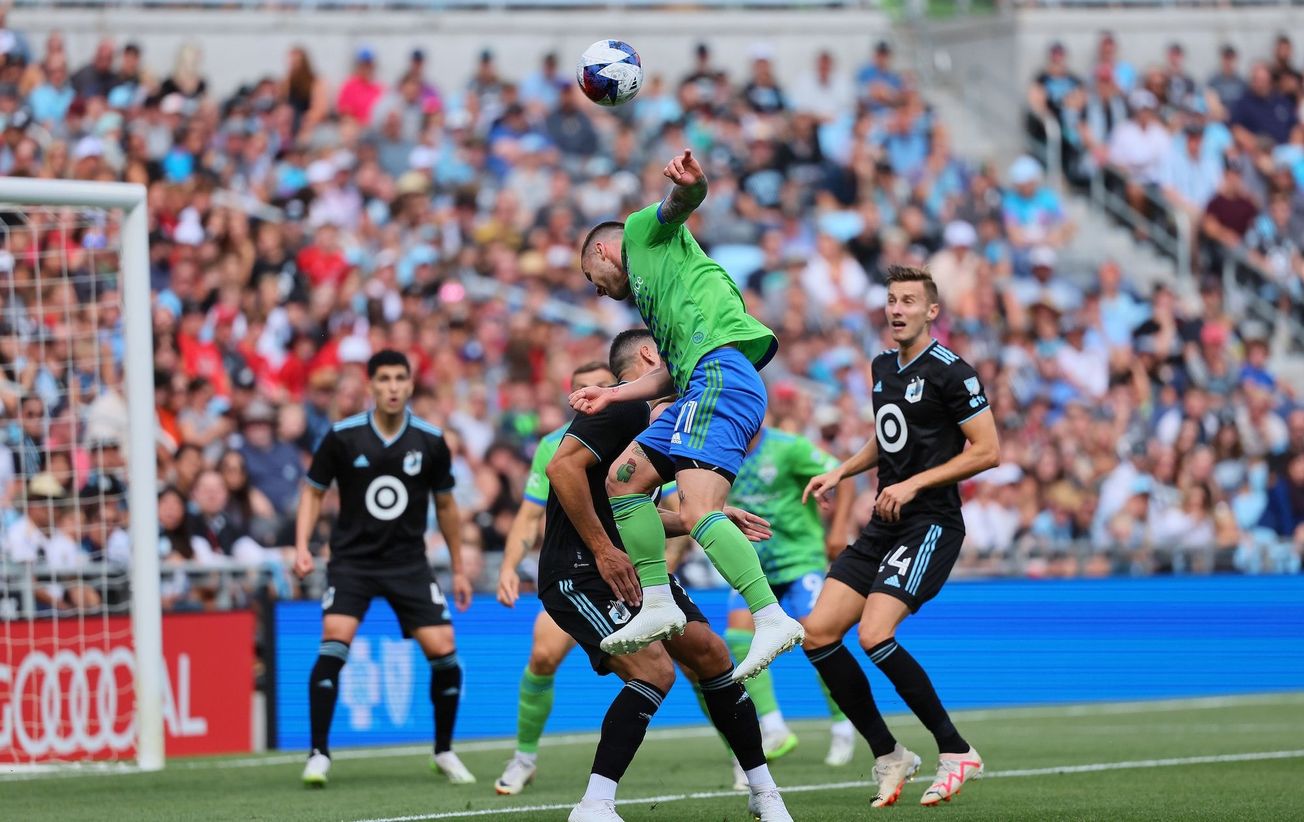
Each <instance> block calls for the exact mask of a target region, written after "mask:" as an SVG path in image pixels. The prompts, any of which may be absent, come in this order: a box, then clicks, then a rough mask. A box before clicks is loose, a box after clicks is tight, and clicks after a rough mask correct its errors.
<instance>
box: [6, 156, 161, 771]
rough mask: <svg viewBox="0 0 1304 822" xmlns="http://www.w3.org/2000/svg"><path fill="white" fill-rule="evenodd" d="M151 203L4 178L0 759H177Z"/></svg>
mask: <svg viewBox="0 0 1304 822" xmlns="http://www.w3.org/2000/svg"><path fill="white" fill-rule="evenodd" d="M145 208H146V206H145V192H144V189H143V188H141V187H139V186H133V185H124V184H116V183H81V182H67V181H49V180H26V179H13V178H10V179H0V771H11V772H12V771H15V770H19V769H21V770H26V769H34V768H47V767H63V766H65V765H68V764H70V763H87V762H103V761H113V762H130V761H134V762H135V763H136V764H137V765H139V766H140V767H141V768H145V769H155V768H159V767H161V766H162V761H163V728H162V719H161V707H162V701H163V694H162V683H161V658H162V643H161V631H160V624H161V623H160V613H159V576H158V524H157V504H156V500H155V496H154V495H155V493H156V491H155V489H156V482H155V476H156V466H155V456H154V455H155V450H154V449H155V446H154V442H155V432H154V429H155V411H154V402H153V352H152V333H151V316H150V293H149V291H150V287H149V263H148V250H147V231H148V229H147V219H146V212H145Z"/></svg>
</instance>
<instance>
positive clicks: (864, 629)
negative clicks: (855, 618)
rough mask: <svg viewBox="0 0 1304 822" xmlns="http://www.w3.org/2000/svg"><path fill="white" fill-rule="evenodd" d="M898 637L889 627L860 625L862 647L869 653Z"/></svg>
mask: <svg viewBox="0 0 1304 822" xmlns="http://www.w3.org/2000/svg"><path fill="white" fill-rule="evenodd" d="M895 635H896V631H895V629H893V628H891V627H890V626H887V625H866V624H864V623H861V625H860V647H861V648H864V649H865V650H866V651H868V650H869V649H870V648H873V647H875V646H876V645H879V644H881V643H883V642H886V641H887V640H889V639H891V638H892V637H893V636H895Z"/></svg>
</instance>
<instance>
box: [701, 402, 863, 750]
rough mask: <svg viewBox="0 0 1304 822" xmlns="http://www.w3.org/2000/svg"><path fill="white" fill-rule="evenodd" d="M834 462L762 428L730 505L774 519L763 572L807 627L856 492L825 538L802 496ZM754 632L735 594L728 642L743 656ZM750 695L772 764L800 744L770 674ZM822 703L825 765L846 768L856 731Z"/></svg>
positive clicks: (838, 500)
mask: <svg viewBox="0 0 1304 822" xmlns="http://www.w3.org/2000/svg"><path fill="white" fill-rule="evenodd" d="M837 465H838V460H837V459H836V458H835V457H833V456H831V455H829V454H828V453H826V452H825V451H824V450H822V449H820V448H819V447H817V446H816V445H815V444H814V443H812V442H811V441H810V440H808V439H806V438H805V437H803V436H799V435H796V434H789V433H787V432H785V431H781V430H779V429H777V428H770V427H765V428H762V429H761V431H760V433H758V434H757V435H756V436H755V437H754V438H753V439H752V442H751V448H750V449H749V450H748V452H747V458H746V459H745V460H744V461H743V464H742V468H741V469H740V470H739V471H738V477H737V479H735V480H734V484H733V490H732V492H731V493H730V494H729V503H730V504H731V505H735V506H737V507H739V508H742V509H744V510H746V511H750V512H752V513H754V514H756V515H757V516H760V517H762V518H764V519H767V520H769V521H770V523H771V530H772V532H773V536H771V537H770V538H769V539H767V540H763V541H761V542H757V543H754V545H755V548H756V553H757V555H758V556H759V557H760V560H761V569H762V570H763V571H764V572H765V578H766V579H768V580H769V582H770V587H771V588H772V589H773V590H774V594H775V596H777V597H778V598H779V604H780V605H781V606H782V607H783V610H784V611H785V612H787V613H788V614H789V615H791V616H793V617H794V618H796V619H797V620H798V621H800V622H803V623H804V622H805V619H806V617H807V616H808V615H809V614H810V612H811V611H812V610H813V609H814V607H815V601H816V599H818V597H819V593H820V589H821V588H822V587H823V585H824V571H825V568H826V567H827V565H828V560H830V559H832V558H833V557H834V556H836V555H837V554H838V553H839V552H841V551H842V549H843V548H845V547H846V544H847V540H846V536H847V523H848V520H849V518H850V513H851V502H852V496H853V494H852V488H851V482H847V483H844V484H843V487H839V489H838V494H837V495H836V497H835V498H834V504H833V510H832V514H831V517H830V523H829V529H828V531H827V533H826V532H825V529H824V523H823V521H822V519H821V517H820V511H819V505H818V503H817V502H816V501H815V500H814V499H810V500H808V501H807V502H805V503H803V502H802V498H801V497H802V491H803V490H804V489H805V488H806V483H807V482H809V481H810V480H811V478H812V477H817V476H819V475H820V474H823V473H825V472H826V471H830V470H832V469H833V468H835V467H836V466H837ZM752 630H753V628H752V616H751V613H750V612H749V611H748V610H747V607H746V603H744V602H743V600H742V599H741V598H740V597H739V596H738V595H737V594H736V593H735V594H732V595H731V596H730V598H729V622H728V629H727V630H726V631H725V635H724V638H725V641H726V642H727V643H728V644H729V649H730V650H731V651H733V654H734V656H735V657H737V658H739V659H741V658H743V657H744V656H746V654H747V652H748V650H749V648H750V646H751V641H752ZM820 684H821V686H822V685H823V682H822V681H821V683H820ZM747 693H748V694H750V695H751V698H752V702H753V703H754V704H755V705H756V713H757V714H758V715H759V717H760V722H761V736H762V741H763V743H764V748H765V754H766V756H767V757H768V758H770V759H772V760H773V759H777V758H779V757H781V756H783V755H785V754H787V753H789V752H790V751H791V750H792V749H793V748H795V747H796V746H797V737H796V735H795V734H793V733H792V731H791V730H789V728H788V726H787V724H786V723H785V722H784V721H783V713H782V712H781V711H780V710H779V702H778V699H777V698H776V697H775V694H774V681H773V677H772V676H771V674H770V672H769V671H763V672H761V674H760V675H758V676H756V677H754V678H752V679H751V680H749V681H748V682H747ZM825 698H826V699H829V711H830V713H831V714H832V716H833V720H834V724H833V740H832V744H831V745H830V747H829V753H828V756H827V757H826V758H825V760H824V762H825V764H827V765H832V766H840V765H846V764H847V763H849V762H850V761H851V756H852V753H853V751H854V750H855V728H853V727H852V725H851V723H850V722H848V721H847V718H846V716H844V715H843V714H842V711H841V710H839V709H838V706H837V703H835V702H833V701H832V700H831V699H830V698H829V695H828V692H827V690H826V691H825ZM735 776H736V775H735Z"/></svg>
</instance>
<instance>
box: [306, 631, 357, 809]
mask: <svg viewBox="0 0 1304 822" xmlns="http://www.w3.org/2000/svg"><path fill="white" fill-rule="evenodd" d="M348 658H349V644H348V643H347V642H341V641H339V640H334V639H324V640H322V643H321V646H320V647H319V648H318V649H317V661H316V662H315V663H314V664H313V666H312V673H311V674H309V676H308V715H309V719H310V722H311V727H312V751H311V752H310V753H309V754H308V763H307V764H306V765H305V766H304V769H303V783H304V784H305V785H309V786H313V787H323V786H325V785H326V775H327V773H329V772H330V769H331V749H330V732H331V719H332V718H333V717H334V716H335V700H336V699H337V698H338V696H339V693H340V671H341V670H342V669H343V668H344V663H345V661H346V660H348Z"/></svg>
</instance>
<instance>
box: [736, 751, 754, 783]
mask: <svg viewBox="0 0 1304 822" xmlns="http://www.w3.org/2000/svg"><path fill="white" fill-rule="evenodd" d="M733 773H734V777H733V789H734V790H735V791H745V790H748V789H750V788H751V787H752V785H751V783H750V782H748V781H747V771H744V770H743V766H742V765H739V764H738V759H737V757H734V759H733Z"/></svg>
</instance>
